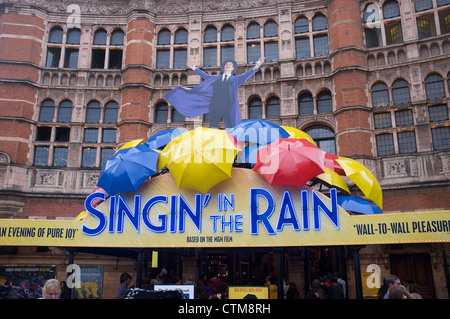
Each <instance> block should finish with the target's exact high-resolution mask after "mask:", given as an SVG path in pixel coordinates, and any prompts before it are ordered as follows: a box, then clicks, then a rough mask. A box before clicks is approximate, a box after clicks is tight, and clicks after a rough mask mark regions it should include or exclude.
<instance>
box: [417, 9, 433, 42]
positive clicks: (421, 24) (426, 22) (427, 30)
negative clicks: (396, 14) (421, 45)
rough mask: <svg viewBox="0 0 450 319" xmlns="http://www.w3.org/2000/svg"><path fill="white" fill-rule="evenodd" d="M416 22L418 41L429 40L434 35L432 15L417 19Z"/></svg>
mask: <svg viewBox="0 0 450 319" xmlns="http://www.w3.org/2000/svg"><path fill="white" fill-rule="evenodd" d="M416 22H417V31H418V33H419V39H423V38H429V37H431V36H435V35H436V28H435V24H434V16H433V15H432V14H430V15H426V16H422V17H420V18H417V19H416Z"/></svg>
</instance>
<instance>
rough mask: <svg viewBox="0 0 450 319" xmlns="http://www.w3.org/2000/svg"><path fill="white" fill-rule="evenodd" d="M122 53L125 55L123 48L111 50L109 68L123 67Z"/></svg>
mask: <svg viewBox="0 0 450 319" xmlns="http://www.w3.org/2000/svg"><path fill="white" fill-rule="evenodd" d="M122 55H123V51H122V50H121V49H118V50H112V49H111V50H109V63H108V69H110V70H118V69H121V68H122Z"/></svg>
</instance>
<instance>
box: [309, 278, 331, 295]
mask: <svg viewBox="0 0 450 319" xmlns="http://www.w3.org/2000/svg"><path fill="white" fill-rule="evenodd" d="M306 299H327V294H326V292H325V290H324V289H323V288H322V285H321V284H320V280H319V279H314V280H313V281H312V283H311V289H310V290H309V291H308V293H307V295H306Z"/></svg>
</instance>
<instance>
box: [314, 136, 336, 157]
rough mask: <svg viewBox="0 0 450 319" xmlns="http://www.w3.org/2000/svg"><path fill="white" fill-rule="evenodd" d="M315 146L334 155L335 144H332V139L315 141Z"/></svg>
mask: <svg viewBox="0 0 450 319" xmlns="http://www.w3.org/2000/svg"><path fill="white" fill-rule="evenodd" d="M316 144H317V147H319V148H320V149H321V150H323V151H324V152H327V153H330V154H336V144H335V142H334V139H332V140H321V141H317V142H316Z"/></svg>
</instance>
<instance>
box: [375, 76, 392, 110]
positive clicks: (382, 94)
mask: <svg viewBox="0 0 450 319" xmlns="http://www.w3.org/2000/svg"><path fill="white" fill-rule="evenodd" d="M388 105H389V92H388V88H387V85H386V84H384V83H383V82H377V83H375V84H374V85H372V107H383V106H388Z"/></svg>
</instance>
